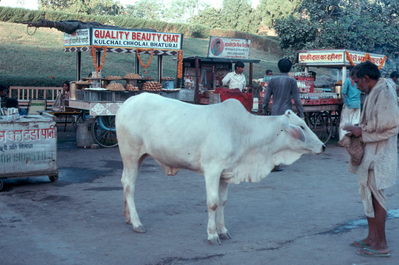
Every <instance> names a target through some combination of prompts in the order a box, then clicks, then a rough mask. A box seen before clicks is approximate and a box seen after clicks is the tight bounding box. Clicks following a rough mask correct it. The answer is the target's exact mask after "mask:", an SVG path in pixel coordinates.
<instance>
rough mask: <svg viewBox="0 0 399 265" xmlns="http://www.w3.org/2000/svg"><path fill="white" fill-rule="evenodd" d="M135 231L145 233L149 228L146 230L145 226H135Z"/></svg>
mask: <svg viewBox="0 0 399 265" xmlns="http://www.w3.org/2000/svg"><path fill="white" fill-rule="evenodd" d="M133 231H134V232H136V233H145V232H147V230H145V228H144V226H142V225H140V226H137V227H133Z"/></svg>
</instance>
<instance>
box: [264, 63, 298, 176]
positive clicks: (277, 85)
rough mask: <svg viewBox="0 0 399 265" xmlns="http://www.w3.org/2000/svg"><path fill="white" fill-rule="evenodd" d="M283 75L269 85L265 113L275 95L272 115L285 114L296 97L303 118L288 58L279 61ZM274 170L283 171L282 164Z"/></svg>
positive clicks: (296, 103) (278, 64) (276, 77)
mask: <svg viewBox="0 0 399 265" xmlns="http://www.w3.org/2000/svg"><path fill="white" fill-rule="evenodd" d="M277 66H278V69H279V70H280V72H281V75H279V76H275V77H273V78H272V79H271V80H270V82H269V85H268V87H267V91H266V95H265V98H264V100H263V113H264V114H266V113H267V112H268V110H269V101H270V98H271V96H273V104H272V109H271V115H283V114H284V113H285V111H286V110H288V109H292V104H291V99H294V101H295V106H296V110H297V112H298V115H299V116H300V117H301V118H304V114H303V106H302V103H301V100H300V99H299V91H298V85H297V83H296V80H295V79H294V78H292V77H290V76H288V73H289V71H290V70H291V67H292V63H291V61H290V60H288V59H287V58H283V59H281V60H280V61H278V63H277ZM272 171H282V169H281V168H280V166H275V167H274V169H273V170H272Z"/></svg>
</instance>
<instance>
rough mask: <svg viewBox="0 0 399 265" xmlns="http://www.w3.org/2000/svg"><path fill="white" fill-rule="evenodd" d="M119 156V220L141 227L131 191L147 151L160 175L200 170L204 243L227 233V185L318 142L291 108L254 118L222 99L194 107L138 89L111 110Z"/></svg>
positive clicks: (288, 160) (318, 147) (255, 176)
mask: <svg viewBox="0 0 399 265" xmlns="http://www.w3.org/2000/svg"><path fill="white" fill-rule="evenodd" d="M116 132H117V137H118V143H119V150H120V153H121V156H122V160H123V173H122V184H123V192H124V214H125V217H126V222H127V223H131V224H132V225H133V230H134V231H136V232H145V229H144V226H143V225H142V224H141V221H140V218H139V216H138V214H137V211H136V206H135V202H134V191H135V182H136V178H137V174H138V171H139V166H140V164H141V163H142V161H143V159H144V158H145V157H146V156H147V155H149V156H151V157H152V158H153V159H155V160H156V161H157V162H158V163H160V164H161V165H163V166H164V167H165V169H166V172H167V174H169V175H174V174H176V172H177V171H178V169H189V170H192V171H196V172H200V173H202V174H203V175H204V176H205V185H206V197H207V206H208V241H209V242H210V243H219V244H220V239H230V238H231V237H230V235H229V233H228V231H227V229H226V227H225V225H224V213H223V208H224V204H225V202H226V200H227V186H228V184H229V183H240V182H242V181H249V182H258V181H260V180H261V179H263V178H265V177H266V176H267V175H268V174H269V173H270V171H271V170H272V169H273V167H274V166H275V165H279V164H292V163H293V162H294V161H296V160H297V159H299V158H300V156H301V155H302V154H305V153H320V152H322V151H324V149H325V146H324V145H323V143H322V142H321V141H320V140H319V139H318V138H317V136H316V135H315V134H314V133H313V132H312V131H311V130H310V129H309V128H308V126H307V125H306V124H305V122H304V121H303V120H302V119H301V118H299V117H298V116H297V115H296V114H295V113H293V112H292V111H290V110H289V111H286V113H285V114H284V115H281V116H256V115H253V114H250V113H249V112H247V111H246V110H245V109H244V107H243V106H242V105H241V103H240V102H239V101H237V100H234V99H229V100H226V101H224V102H223V103H219V104H214V105H206V106H202V105H193V104H188V103H184V102H181V101H178V100H174V99H169V98H165V97H162V96H159V95H154V94H149V93H143V94H140V95H138V96H134V97H131V98H129V99H128V100H126V102H125V103H123V104H122V106H121V107H120V109H119V111H118V113H117V115H116Z"/></svg>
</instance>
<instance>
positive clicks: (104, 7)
mask: <svg viewBox="0 0 399 265" xmlns="http://www.w3.org/2000/svg"><path fill="white" fill-rule="evenodd" d="M39 7H40V9H41V10H54V11H65V12H71V13H81V14H86V15H118V14H120V13H121V12H122V11H123V7H122V6H121V5H120V4H119V3H117V2H115V1H114V0H39Z"/></svg>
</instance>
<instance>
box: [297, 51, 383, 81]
mask: <svg viewBox="0 0 399 265" xmlns="http://www.w3.org/2000/svg"><path fill="white" fill-rule="evenodd" d="M386 60H387V56H385V55H383V54H376V53H367V52H361V51H352V50H346V49H334V50H303V51H299V52H298V64H299V65H302V66H305V71H308V67H330V68H338V69H342V77H341V78H342V79H341V80H342V82H344V81H345V78H346V71H347V67H353V66H355V65H357V64H359V63H361V62H364V61H371V62H372V63H374V64H376V65H377V66H378V68H379V69H381V68H382V67H384V65H385V62H386Z"/></svg>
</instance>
